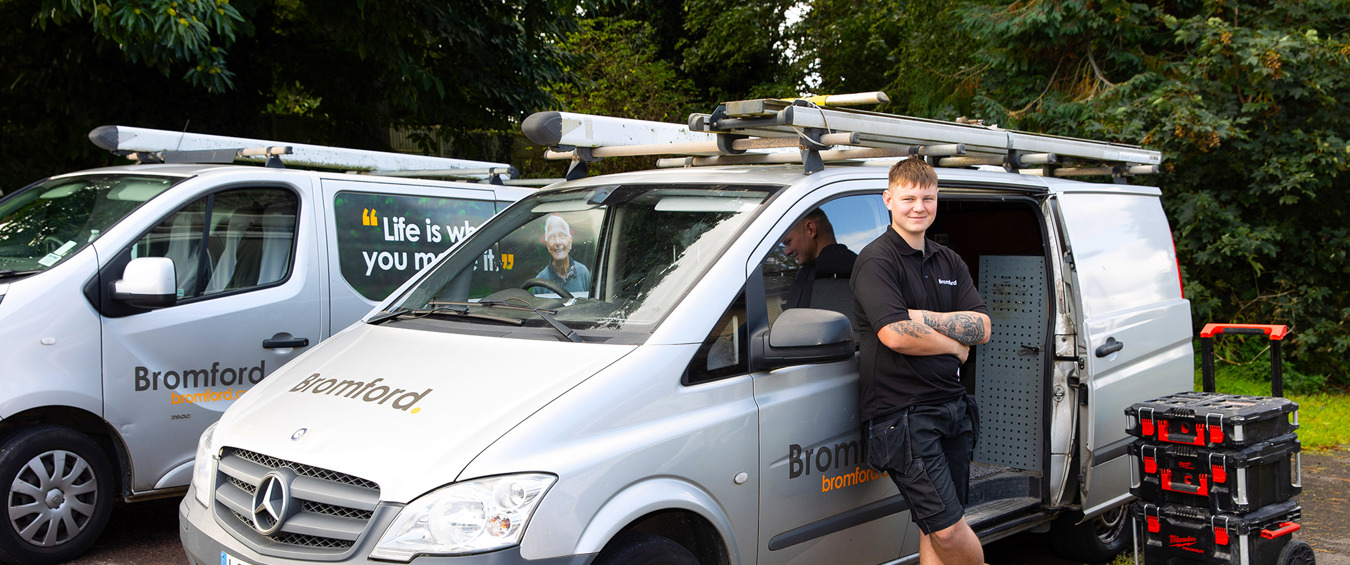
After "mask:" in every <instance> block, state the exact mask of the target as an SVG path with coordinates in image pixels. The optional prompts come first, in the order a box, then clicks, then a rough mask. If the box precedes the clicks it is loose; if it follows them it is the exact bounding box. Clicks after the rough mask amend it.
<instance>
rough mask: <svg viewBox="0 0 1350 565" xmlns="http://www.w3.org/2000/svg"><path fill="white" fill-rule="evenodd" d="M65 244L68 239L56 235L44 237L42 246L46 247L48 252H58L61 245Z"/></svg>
mask: <svg viewBox="0 0 1350 565" xmlns="http://www.w3.org/2000/svg"><path fill="white" fill-rule="evenodd" d="M65 244H66V240H64V239H61V238H59V237H56V236H47V237H44V238H42V247H43V248H45V249H46V251H47V253H56V250H57V249H60V248H61V246H62V245H65Z"/></svg>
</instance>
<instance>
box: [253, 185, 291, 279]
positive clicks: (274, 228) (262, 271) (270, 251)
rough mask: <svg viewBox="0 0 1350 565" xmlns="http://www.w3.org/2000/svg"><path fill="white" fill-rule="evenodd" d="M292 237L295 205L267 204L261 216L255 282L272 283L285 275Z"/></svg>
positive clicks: (288, 262)
mask: <svg viewBox="0 0 1350 565" xmlns="http://www.w3.org/2000/svg"><path fill="white" fill-rule="evenodd" d="M294 239H295V207H294V206H293V205H291V204H285V203H278V204H272V205H270V206H268V207H267V210H265V211H264V212H263V218H262V248H261V254H260V255H261V256H260V257H259V259H258V262H259V264H258V280H257V284H268V283H274V282H277V281H279V280H281V279H283V278H285V277H286V273H287V271H288V268H289V267H290V264H291V249H292V248H293V247H294V245H293V240H294Z"/></svg>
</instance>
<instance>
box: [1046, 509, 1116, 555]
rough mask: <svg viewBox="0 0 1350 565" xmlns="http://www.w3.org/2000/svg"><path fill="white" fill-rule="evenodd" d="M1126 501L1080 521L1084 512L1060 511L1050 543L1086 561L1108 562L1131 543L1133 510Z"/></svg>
mask: <svg viewBox="0 0 1350 565" xmlns="http://www.w3.org/2000/svg"><path fill="white" fill-rule="evenodd" d="M1128 508H1129V505H1128V504H1122V505H1120V506H1117V507H1115V508H1112V509H1110V510H1107V511H1106V512H1104V513H1102V514H1099V515H1098V516H1097V517H1096V518H1093V519H1091V520H1088V521H1086V522H1083V523H1081V524H1079V523H1077V522H1078V521H1080V520H1082V519H1083V515H1082V514H1079V513H1077V512H1066V513H1064V514H1060V515H1059V517H1058V518H1056V519H1055V522H1054V524H1052V525H1051V526H1050V543H1051V546H1052V547H1053V549H1054V550H1055V553H1057V554H1059V556H1060V557H1064V558H1065V559H1071V560H1074V561H1079V562H1083V563H1108V562H1110V561H1111V560H1112V559H1115V557H1116V555H1118V554H1120V552H1122V551H1125V548H1126V547H1128V546H1129V545H1130V539H1131V538H1130V536H1131V535H1132V534H1133V530H1132V529H1131V528H1130V513H1129V512H1128V511H1127V510H1128Z"/></svg>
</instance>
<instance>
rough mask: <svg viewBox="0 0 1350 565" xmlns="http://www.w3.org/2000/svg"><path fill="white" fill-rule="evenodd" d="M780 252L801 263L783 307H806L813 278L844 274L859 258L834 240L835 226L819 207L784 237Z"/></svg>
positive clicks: (848, 272) (809, 304) (843, 275)
mask: <svg viewBox="0 0 1350 565" xmlns="http://www.w3.org/2000/svg"><path fill="white" fill-rule="evenodd" d="M783 252H784V253H786V254H787V255H788V256H789V257H795V258H796V259H797V263H799V264H800V265H801V268H800V269H798V270H797V278H795V279H793V281H792V285H791V286H789V287H788V295H787V305H786V308H809V307H810V306H811V291H812V290H813V288H812V287H813V286H814V285H813V282H814V281H815V279H817V278H828V277H840V278H842V277H847V276H849V274H850V273H852V272H853V263H854V261H855V260H857V258H858V254H857V253H854V252H852V251H850V250H849V248H847V247H845V246H844V245H843V244H841V243H837V242H836V241H835V239H834V225H832V224H831V223H830V218H829V217H828V216H826V215H825V211H824V210H821V209H820V208H816V209H815V210H812V211H811V213H809V214H807V215H806V217H805V218H802V220H801V221H800V222H797V225H796V226H794V227H793V228H792V230H791V231H789V232H788V233H787V235H786V236H783ZM841 283H842V281H841ZM841 290H842V289H841Z"/></svg>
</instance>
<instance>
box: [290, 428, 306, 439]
mask: <svg viewBox="0 0 1350 565" xmlns="http://www.w3.org/2000/svg"><path fill="white" fill-rule="evenodd" d="M307 433H309V428H300V429H298V430H295V433H293V434H291V441H296V440H298V439H300V438H302V437H305V434H307Z"/></svg>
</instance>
